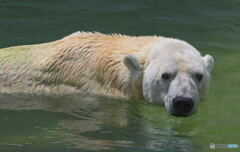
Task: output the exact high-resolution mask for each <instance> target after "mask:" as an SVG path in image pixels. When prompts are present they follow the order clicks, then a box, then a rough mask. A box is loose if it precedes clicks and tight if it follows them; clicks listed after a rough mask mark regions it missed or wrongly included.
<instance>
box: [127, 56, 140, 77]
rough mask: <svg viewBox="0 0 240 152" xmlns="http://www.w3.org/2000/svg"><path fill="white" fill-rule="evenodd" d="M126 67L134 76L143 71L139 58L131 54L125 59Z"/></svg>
mask: <svg viewBox="0 0 240 152" xmlns="http://www.w3.org/2000/svg"><path fill="white" fill-rule="evenodd" d="M123 63H124V65H125V66H126V67H127V68H128V70H129V71H130V72H131V73H132V74H137V73H139V72H141V71H142V65H141V63H140V59H139V57H138V56H136V55H133V54H129V55H126V56H125V57H124V58H123Z"/></svg>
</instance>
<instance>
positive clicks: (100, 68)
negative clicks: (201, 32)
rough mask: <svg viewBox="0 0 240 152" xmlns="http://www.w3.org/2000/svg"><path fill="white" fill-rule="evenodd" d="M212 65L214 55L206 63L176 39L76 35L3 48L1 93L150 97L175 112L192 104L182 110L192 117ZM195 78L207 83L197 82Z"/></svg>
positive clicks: (190, 47) (0, 76)
mask: <svg viewBox="0 0 240 152" xmlns="http://www.w3.org/2000/svg"><path fill="white" fill-rule="evenodd" d="M212 65H213V59H212V58H211V57H210V56H208V55H207V56H205V57H204V58H202V57H201V54H200V53H199V52H198V51H197V50H196V49H195V48H194V47H192V46H191V45H190V44H188V43H186V42H184V41H181V40H177V39H172V38H164V37H157V36H141V37H131V36H126V35H117V34H113V35H106V34H101V33H85V32H76V33H74V34H72V35H69V36H67V37H65V38H63V39H60V40H57V41H54V42H49V43H44V44H37V45H26V46H16V47H10V48H4V49H0V91H1V92H5V93H13V92H27V93H31V92H34V93H44V94H48V93H56V94H63V93H64V94H65V93H75V92H87V93H92V94H98V95H107V96H112V97H120V98H144V97H145V99H146V100H147V101H148V102H150V103H158V104H160V105H165V106H166V107H167V108H168V111H169V112H170V113H171V111H172V110H171V109H174V105H173V103H174V102H173V101H174V100H175V102H176V98H177V97H178V101H183V102H185V101H186V100H187V99H188V100H189V101H188V102H193V103H191V104H183V105H180V107H181V108H180V109H182V107H190V108H188V109H190V110H189V111H188V112H187V113H189V114H192V113H194V112H195V111H196V107H197V103H198V102H199V101H200V100H201V98H203V97H205V96H206V93H207V90H208V82H209V79H210V75H209V73H210V71H211V69H212ZM196 73H197V74H200V77H203V82H197V81H195V78H194V77H193V75H194V74H196ZM164 75H165V76H164ZM164 79H166V80H164ZM184 92H185V93H184ZM180 97H181V98H180ZM181 103H182V102H181ZM178 104H179V103H178ZM178 107H179V105H178ZM183 109H184V108H183ZM194 109H195V110H194ZM185 110H186V109H185Z"/></svg>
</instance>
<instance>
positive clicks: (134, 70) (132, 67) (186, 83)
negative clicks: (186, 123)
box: [124, 39, 214, 117]
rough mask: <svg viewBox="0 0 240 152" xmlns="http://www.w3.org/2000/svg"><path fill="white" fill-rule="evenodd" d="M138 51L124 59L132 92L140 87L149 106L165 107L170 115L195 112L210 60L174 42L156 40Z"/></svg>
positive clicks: (204, 90) (203, 94)
mask: <svg viewBox="0 0 240 152" xmlns="http://www.w3.org/2000/svg"><path fill="white" fill-rule="evenodd" d="M140 52H142V54H141V53H140V54H130V55H127V56H125V58H124V64H125V66H126V67H127V68H128V70H129V71H130V79H131V81H132V86H133V89H136V88H138V89H139V88H141V87H142V89H141V91H142V94H143V95H144V97H145V99H146V100H147V101H148V102H149V103H152V104H158V105H162V106H165V107H166V109H167V111H168V112H169V113H170V114H172V115H174V116H178V117H184V116H190V115H192V114H194V113H196V111H197V108H198V104H199V102H200V101H202V100H203V99H204V98H205V97H206V95H207V93H208V88H209V81H210V72H211V70H212V68H213V65H214V60H213V58H212V57H211V56H210V55H205V56H204V57H202V56H201V54H200V53H199V52H198V51H197V50H196V49H195V48H194V47H193V46H191V45H190V44H188V43H186V42H184V41H181V40H177V39H163V40H159V41H156V42H154V43H152V44H151V45H149V46H148V47H146V48H144V50H142V51H140ZM144 52H145V53H144ZM146 52H147V53H146ZM140 85H141V86H140ZM134 86H135V87H134Z"/></svg>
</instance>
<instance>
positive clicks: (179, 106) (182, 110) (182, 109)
mask: <svg viewBox="0 0 240 152" xmlns="http://www.w3.org/2000/svg"><path fill="white" fill-rule="evenodd" d="M193 107H194V102H193V99H192V98H188V97H182V96H179V97H175V98H174V99H173V100H172V108H171V109H172V112H171V114H172V115H174V116H177V117H186V116H188V115H189V113H190V112H191V111H192V109H193Z"/></svg>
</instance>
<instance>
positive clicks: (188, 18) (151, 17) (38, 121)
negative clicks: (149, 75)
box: [0, 0, 240, 152]
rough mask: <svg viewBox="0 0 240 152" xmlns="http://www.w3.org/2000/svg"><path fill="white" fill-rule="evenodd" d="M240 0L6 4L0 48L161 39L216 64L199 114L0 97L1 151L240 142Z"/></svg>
mask: <svg viewBox="0 0 240 152" xmlns="http://www.w3.org/2000/svg"><path fill="white" fill-rule="evenodd" d="M239 8H240V1H239V0H215V1H210V0H201V1H195V0H191V1H190V0H183V1H179V0H138V1H127V0H112V1H110V0H87V1H76V0H75V1H74V0H68V1H64V0H49V1H47V0H38V1H30V0H21V1H18V0H11V1H9V0H0V47H1V48H2V47H7V46H13V45H22V44H33V43H42V42H47V41H52V40H56V39H59V38H61V37H63V36H66V35H68V34H70V33H72V32H75V31H78V30H82V31H99V32H103V33H123V34H129V35H163V36H168V37H176V38H179V39H183V40H186V41H188V42H189V43H191V44H193V45H194V46H195V47H196V48H198V49H199V50H200V51H201V52H202V53H203V54H205V53H208V54H211V55H212V56H213V57H214V59H215V63H216V65H215V68H214V70H213V73H212V81H211V90H210V93H209V96H208V99H207V101H205V102H203V103H202V104H201V105H200V107H199V111H198V113H197V114H196V115H194V116H192V117H188V118H175V117H173V116H170V115H169V114H168V113H167V112H166V111H165V109H164V108H162V107H157V106H151V105H148V104H146V103H145V102H143V101H128V102H124V101H117V100H113V99H106V98H104V97H88V96H84V95H76V94H75V95H68V96H64V97H57V96H34V95H23V94H12V95H0V151H1V152H2V151H3V152H18V151H21V152H33V151H34V152H43V151H44V152H45V151H46V152H61V151H66V152H71V151H73V152H74V151H81V152H84V151H86V152H90V151H103V152H106V151H115V152H123V151H124V152H127V151H129V152H130V151H131V152H151V151H167V152H189V151H200V152H206V151H237V150H240V148H238V149H235V150H229V149H228V150H226V149H222V150H220V149H217V150H210V149H209V144H210V143H216V144H239V145H240V129H239V128H240V9H239Z"/></svg>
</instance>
